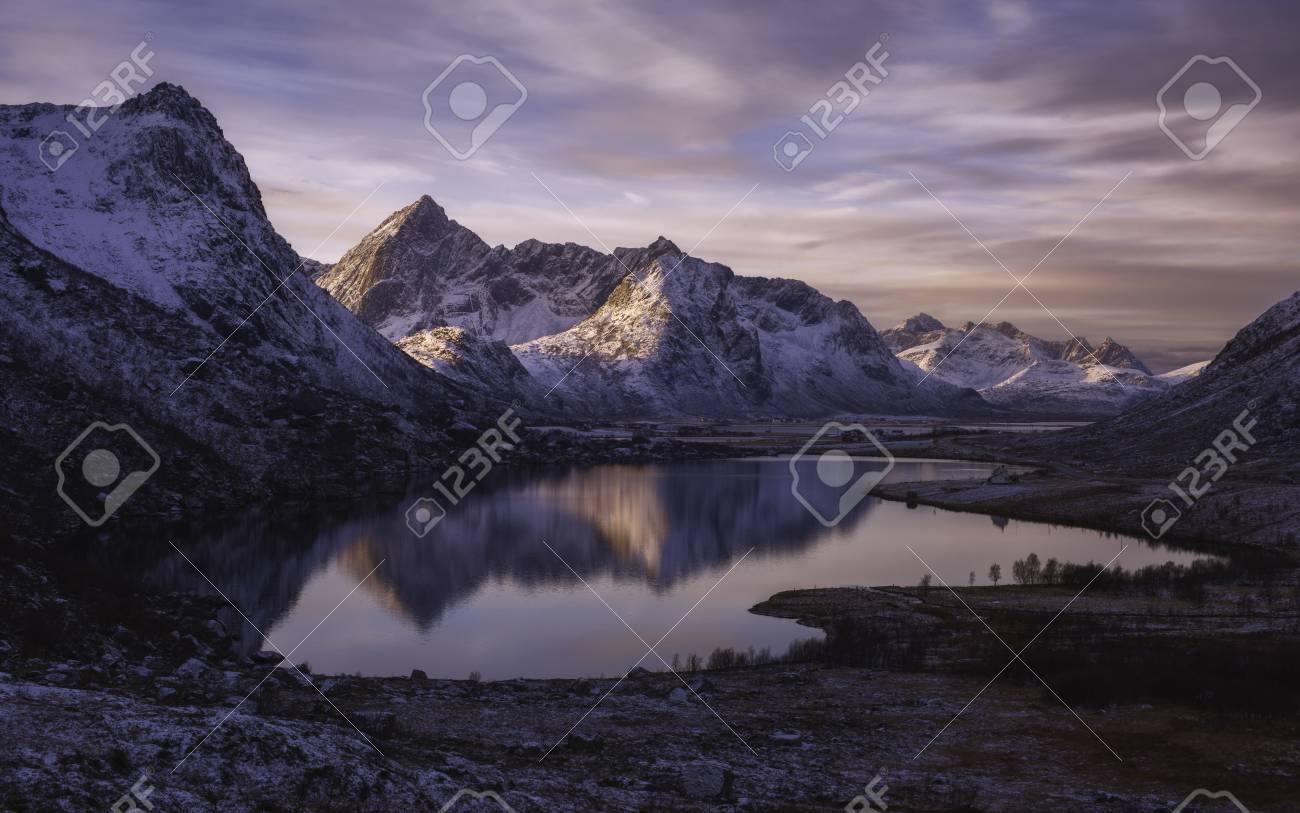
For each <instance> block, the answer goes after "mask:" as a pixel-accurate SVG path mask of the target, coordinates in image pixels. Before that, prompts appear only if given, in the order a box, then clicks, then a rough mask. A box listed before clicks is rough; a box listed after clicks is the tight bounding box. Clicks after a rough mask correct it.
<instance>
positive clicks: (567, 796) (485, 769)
mask: <svg viewBox="0 0 1300 813" xmlns="http://www.w3.org/2000/svg"><path fill="white" fill-rule="evenodd" d="M266 671H270V668H269V667H267V666H265V665H264V666H262V667H261V669H260V670H258V669H252V668H244V669H238V670H233V671H232V670H222V671H220V672H217V673H215V674H211V673H207V672H200V673H199V674H198V675H195V676H193V677H189V676H187V677H185V678H180V677H178V676H176V675H165V676H159V677H151V678H150V679H148V680H143V681H141V682H140V684H139V685H136V686H133V687H131V688H124V687H122V686H120V685H105V684H104V683H102V682H96V681H93V680H85V679H83V678H70V679H69V680H67V681H65V682H63V683H61V684H58V685H52V684H50V683H32V682H29V681H27V680H14V679H12V678H9V679H6V681H5V682H4V683H3V684H0V697H3V708H4V711H3V712H2V715H3V720H2V722H0V725H2V727H3V730H4V738H5V741H6V742H7V743H9V745H8V746H7V747H6V748H5V749H4V753H3V755H0V775H3V776H4V782H3V784H4V798H3V800H0V801H3V806H4V807H5V809H8V810H15V811H23V810H94V809H98V810H103V809H109V807H110V806H111V805H112V804H113V803H114V802H115V800H117V799H118V797H119V796H121V795H123V794H125V793H127V792H128V791H129V789H130V788H131V786H132V785H133V784H134V783H136V782H137V780H140V779H141V778H142V777H143V778H144V783H143V786H151V787H153V788H154V791H153V793H152V795H151V797H150V801H151V802H152V803H153V805H154V808H153V809H155V810H159V811H168V810H186V811H205V810H213V811H217V810H220V811H243V810H276V811H278V810H286V811H287V810H315V811H332V810H337V811H370V810H373V811H392V810H438V809H439V808H440V807H441V806H442V805H443V804H445V803H446V802H448V801H449V800H451V799H452V798H453V797H454V796H455V794H456V793H457V792H458V791H459V790H461V789H465V788H468V789H472V790H474V791H478V792H482V791H488V790H492V791H495V792H498V793H500V794H501V798H502V799H504V800H505V802H506V803H507V804H508V805H509V806H510V808H512V809H514V810H516V811H519V812H520V813H527V812H528V811H594V810H601V811H609V810H754V811H778V810H780V811H828V810H840V809H844V806H845V805H846V804H849V803H850V802H851V801H852V800H853V798H854V797H856V796H858V795H859V794H862V793H863V791H864V788H865V786H867V785H868V783H870V782H871V781H872V779H873V777H874V776H876V775H877V774H879V775H880V776H881V777H882V781H881V782H880V783H879V784H877V785H875V786H874V787H875V788H876V789H879V788H880V786H881V785H883V786H887V787H888V792H887V796H886V797H885V800H886V801H887V803H888V804H889V805H890V806H891V809H899V810H908V811H918V812H922V813H923V812H924V811H936V812H937V811H956V810H963V811H989V812H990V813H991V812H992V811H1037V810H1041V811H1048V810H1050V811H1111V812H1112V813H1130V811H1134V810H1150V811H1157V810H1169V809H1171V808H1172V807H1173V806H1174V805H1176V804H1177V803H1178V801H1180V800H1181V799H1182V798H1184V797H1185V796H1186V795H1187V794H1189V793H1191V792H1192V791H1193V790H1194V789H1196V788H1199V787H1202V786H1204V785H1206V784H1207V783H1209V784H1211V785H1214V787H1211V788H1209V789H1210V790H1220V789H1227V790H1231V791H1235V792H1236V793H1237V794H1238V795H1239V796H1240V798H1241V799H1242V800H1243V801H1244V802H1245V803H1247V804H1248V805H1249V806H1250V809H1252V810H1256V811H1262V810H1283V809H1293V808H1289V807H1288V806H1289V805H1290V804H1291V803H1292V801H1293V799H1292V798H1291V797H1292V794H1293V793H1294V789H1295V787H1296V777H1297V768H1298V766H1300V745H1298V744H1297V743H1298V742H1300V728H1298V727H1297V725H1296V723H1295V721H1294V720H1289V721H1283V722H1279V721H1277V720H1267V719H1249V718H1243V719H1223V718H1219V717H1216V716H1212V715H1207V714H1205V713H1204V712H1203V711H1201V710H1198V709H1196V708H1192V707H1181V706H1169V707H1161V708H1153V707H1151V706H1149V705H1139V704H1129V705H1117V706H1111V707H1107V708H1104V709H1083V710H1081V712H1080V715H1081V717H1082V718H1083V719H1084V720H1086V722H1087V725H1088V726H1090V727H1091V728H1092V729H1094V730H1095V731H1096V733H1097V735H1098V736H1100V737H1101V738H1103V739H1104V740H1105V741H1106V742H1107V743H1109V744H1110V745H1111V747H1114V748H1115V749H1116V751H1117V752H1118V753H1119V754H1120V755H1121V757H1122V761H1120V759H1117V758H1116V757H1115V756H1113V755H1112V754H1111V753H1110V752H1109V751H1108V750H1107V748H1106V747H1105V746H1103V745H1102V744H1101V743H1100V742H1099V741H1098V740H1097V739H1095V738H1094V737H1093V736H1092V734H1090V733H1089V731H1088V729H1087V728H1085V726H1084V725H1083V724H1081V723H1080V721H1079V720H1077V719H1075V718H1074V716H1073V715H1072V714H1071V713H1070V712H1069V711H1068V710H1067V709H1066V708H1064V707H1063V706H1062V705H1060V704H1059V703H1058V702H1057V701H1056V700H1055V699H1054V698H1052V697H1050V696H1047V695H1045V693H1044V692H1042V691H1039V690H1038V689H1035V688H1034V687H1031V686H1021V685H1014V684H1012V683H1010V682H1006V681H1003V682H999V683H995V684H994V685H993V686H992V687H990V688H989V689H988V690H987V691H986V692H984V693H983V694H982V695H980V698H979V700H978V701H976V702H975V703H974V704H973V705H971V707H970V708H969V709H968V710H967V711H966V713H965V714H964V715H963V717H962V719H960V720H959V721H958V722H956V723H954V724H953V725H952V726H951V727H949V728H947V730H944V726H945V725H946V724H947V723H948V722H949V721H950V720H951V719H952V718H953V717H954V716H955V715H956V714H957V713H958V712H959V711H961V710H962V709H963V707H964V706H965V705H966V704H967V702H968V701H970V699H971V698H973V697H975V696H976V695H977V693H979V692H980V689H981V688H982V687H983V686H984V684H985V683H986V679H985V678H984V677H982V676H981V677H973V676H972V677H953V676H943V675H932V674H905V673H897V672H882V671H873V670H865V669H855V668H819V667H811V666H799V667H781V668H759V669H748V670H739V671H734V672H725V673H710V674H708V675H707V676H706V677H697V678H688V680H693V681H694V682H695V683H696V687H697V690H698V691H699V694H700V696H701V697H702V698H703V700H704V701H707V703H708V705H709V706H711V707H712V708H713V709H715V710H716V711H717V713H718V714H719V715H721V716H722V717H723V718H725V719H726V721H727V722H728V723H729V724H730V725H731V726H732V727H734V729H735V732H736V733H735V734H733V733H731V732H730V731H728V730H727V728H726V726H724V724H723V723H722V722H720V721H719V719H718V718H717V717H715V716H714V715H713V714H712V713H711V712H710V711H709V709H708V708H706V707H705V705H704V703H703V702H702V701H701V700H700V699H696V698H695V697H693V696H691V695H690V694H689V692H684V691H679V689H680V688H681V684H680V683H679V682H678V681H677V679H676V678H674V677H672V676H671V675H644V676H640V677H634V678H631V679H629V680H627V681H625V682H624V683H623V684H622V685H620V686H618V687H617V688H616V689H614V691H613V692H612V693H610V694H609V696H608V697H607V698H606V699H605V701H604V702H603V703H601V705H600V706H599V707H598V708H597V710H596V711H594V712H592V713H591V714H590V715H589V716H587V717H586V719H585V720H584V721H583V722H582V723H581V725H579V726H578V728H577V730H576V731H574V733H573V734H572V735H570V736H569V737H568V738H567V739H566V740H565V741H564V743H563V744H562V745H560V746H559V747H557V748H556V749H555V750H554V751H552V752H551V753H550V755H549V756H546V757H545V759H543V756H544V755H545V754H546V752H547V749H549V748H550V747H551V746H552V745H553V744H554V743H555V742H556V741H557V740H558V739H559V738H560V737H561V735H563V734H564V732H565V731H566V730H568V729H569V727H570V726H572V725H573V724H574V723H575V722H576V721H577V720H579V719H580V718H582V717H583V715H584V714H586V713H587V711H588V710H589V709H590V708H591V707H592V706H593V705H594V704H595V703H596V701H597V700H598V699H599V698H600V697H601V696H602V695H603V694H605V692H607V691H608V690H609V689H610V688H611V686H612V684H613V681H611V680H603V681H577V682H571V681H525V680H520V681H502V682H495V683H488V684H472V683H468V682H465V681H429V682H424V681H411V680H403V679H387V680H379V679H348V678H340V679H319V678H317V679H315V680H316V681H317V685H318V686H319V688H320V689H321V690H322V691H323V692H324V693H325V695H326V696H327V697H328V698H329V702H327V701H326V700H325V699H323V698H322V697H321V696H320V695H318V694H317V693H316V692H315V691H313V690H312V689H310V688H308V687H307V686H306V685H305V683H303V682H301V681H300V680H298V679H295V677H290V676H289V675H288V674H285V673H284V670H278V671H277V674H276V676H274V677H273V678H272V679H271V680H269V681H267V683H266V684H265V685H263V687H262V688H261V689H260V690H259V694H258V695H256V696H255V699H253V700H250V701H248V702H247V703H245V704H244V706H243V707H241V708H240V710H239V711H238V712H236V713H234V714H233V715H231V716H230V717H229V719H226V720H225V722H224V724H223V725H221V727H220V728H218V729H217V730H216V733H214V734H212V735H211V736H210V737H208V738H207V739H206V741H203V738H204V737H205V736H206V735H207V733H208V732H209V731H210V730H211V729H212V728H213V727H214V726H215V725H216V724H217V722H218V721H220V720H222V719H223V718H224V717H225V716H226V714H227V713H228V712H229V710H230V708H231V707H232V706H233V705H234V704H235V702H236V701H237V700H238V698H239V697H240V696H242V695H243V694H244V693H245V692H247V691H248V690H249V689H251V687H252V686H253V685H255V684H256V683H257V681H259V680H261V679H262V677H263V675H264V674H265V672H266ZM169 689H171V690H173V691H174V693H171V692H168V691H167V690H169ZM163 694H166V699H165V700H164V699H160V696H161V695H163ZM683 694H685V695H686V696H683ZM331 705H334V706H336V707H337V710H336V709H335V708H331ZM340 712H341V713H340ZM343 714H346V715H347V717H349V718H351V719H352V720H353V721H355V722H356V723H357V725H358V726H359V727H360V728H361V729H362V730H363V731H365V732H366V733H367V735H368V736H369V738H370V739H371V740H372V741H373V744H374V746H375V747H374V748H372V747H371V746H370V745H368V744H366V742H365V740H364V739H363V738H362V737H361V735H360V734H359V733H358V732H357V731H354V730H353V729H352V728H351V727H350V726H349V724H348V723H346V722H345V721H344V719H343ZM940 731H943V733H942V734H941V735H940V736H939V737H938V739H937V740H936V741H935V742H934V743H933V744H932V745H930V746H929V747H928V748H926V749H925V751H924V753H922V754H920V755H919V756H918V755H917V754H918V751H920V750H921V749H922V748H923V747H924V746H925V745H926V743H927V742H929V741H930V740H931V738H933V737H935V735H936V734H939V732H940ZM740 737H743V738H744V740H745V741H746V743H748V747H747V746H746V745H745V744H742V742H741V741H740V739H739V738H740ZM200 741H203V743H202V745H201V746H199V747H198V749H197V750H196V751H194V753H193V754H192V755H191V756H189V757H188V758H187V759H185V760H184V762H183V763H181V764H180V766H179V767H178V768H176V769H175V770H174V771H173V767H174V766H176V763H177V762H178V761H179V760H181V758H182V757H183V756H184V755H185V753H186V752H187V751H188V750H190V749H191V748H194V746H195V745H196V744H197V743H199V742H200ZM751 747H752V749H753V750H752V751H751V750H750V748H751ZM377 749H378V750H377ZM379 751H382V754H381V753H380V752H379ZM1207 766H1216V770H1213V771H1209V770H1207ZM143 786H142V787H143ZM123 809H131V808H123ZM452 809H454V810H461V809H464V810H487V809H500V808H498V807H493V806H487V807H483V806H480V807H473V806H472V804H471V803H470V802H469V800H464V805H463V806H461V805H459V804H458V806H455V807H453V808H452Z"/></svg>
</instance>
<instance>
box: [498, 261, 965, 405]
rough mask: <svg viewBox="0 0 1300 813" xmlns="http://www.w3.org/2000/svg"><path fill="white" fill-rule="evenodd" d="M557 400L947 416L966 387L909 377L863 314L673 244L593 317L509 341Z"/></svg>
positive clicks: (793, 282)
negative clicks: (530, 337) (528, 339)
mask: <svg viewBox="0 0 1300 813" xmlns="http://www.w3.org/2000/svg"><path fill="white" fill-rule="evenodd" d="M513 350H514V351H515V354H516V355H517V356H518V358H519V360H520V362H522V363H523V365H524V367H525V368H527V369H528V370H529V372H530V373H532V374H533V376H534V377H535V378H536V379H537V380H538V381H539V382H542V383H544V384H545V385H546V386H547V387H554V393H553V395H551V396H550V399H551V400H552V401H554V402H556V403H557V405H558V408H561V409H565V410H576V411H580V412H584V413H589V414H593V415H620V416H659V415H710V416H731V417H739V416H781V417H816V416H825V415H836V414H847V415H852V414H869V413H883V414H913V415H945V414H953V413H955V412H961V411H963V410H964V411H966V412H967V413H970V412H972V411H979V410H981V409H983V408H984V404H983V402H982V401H980V399H979V398H978V397H977V396H975V394H974V393H972V392H970V391H969V390H963V389H960V388H957V387H952V386H948V385H946V384H944V383H943V382H938V381H936V382H933V383H932V384H931V385H929V386H927V387H925V388H924V389H919V390H918V389H917V387H916V386H915V384H914V383H913V381H912V377H911V376H910V375H909V374H908V373H907V372H906V371H905V370H904V369H903V367H902V365H900V364H899V362H898V361H897V360H896V359H895V358H894V357H893V355H892V354H891V353H890V352H889V349H888V348H887V347H886V346H885V344H884V343H883V342H882V341H881V339H880V336H879V335H878V334H877V333H876V331H875V329H874V328H873V327H872V326H871V324H870V323H869V322H868V321H867V320H866V319H865V318H864V317H863V316H862V314H861V313H860V312H859V311H858V309H857V308H856V307H854V306H853V305H852V304H851V303H849V302H845V301H840V302H835V301H832V300H831V299H829V298H828V297H826V296H823V295H822V294H821V293H819V292H817V291H816V290H815V289H813V288H811V287H810V286H808V285H806V284H804V283H802V282H798V281H796V280H788V279H766V278H761V277H743V276H737V275H736V274H734V273H733V272H732V271H731V269H730V268H727V267H726V266H724V265H720V264H717V263H710V262H705V261H703V260H700V259H697V258H695V257H690V256H687V255H685V254H683V253H682V252H681V251H679V250H677V249H676V247H675V246H672V247H671V248H669V249H668V250H666V251H664V252H663V253H659V254H658V256H656V257H654V258H653V259H652V260H650V261H649V262H648V263H646V264H645V265H643V266H641V267H639V268H633V274H632V275H631V276H629V277H627V278H625V279H624V280H623V281H622V282H621V283H619V285H618V287H617V288H615V289H614V291H613V292H612V293H611V294H610V295H609V297H608V299H606V300H605V302H604V303H603V304H602V305H601V306H600V307H599V309H597V310H596V311H595V313H593V314H592V315H591V316H589V317H588V318H586V319H584V320H582V321H581V322H579V323H578V324H576V325H574V326H573V327H571V328H569V329H568V330H565V331H563V332H561V333H557V334H555V335H551V336H545V337H542V338H539V339H535V340H533V341H531V342H526V343H523V344H518V345H515V346H514V347H513ZM547 382H549V383H547Z"/></svg>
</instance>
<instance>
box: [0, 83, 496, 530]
mask: <svg viewBox="0 0 1300 813" xmlns="http://www.w3.org/2000/svg"><path fill="white" fill-rule="evenodd" d="M71 110H72V108H71V107H70V106H61V105H51V104H29V105H21V106H0V313H2V314H3V315H2V316H0V336H2V337H3V345H2V348H3V350H2V352H0V386H2V388H3V392H4V395H3V397H2V398H0V413H3V420H2V421H0V423H2V424H3V426H4V427H6V429H5V430H4V431H5V432H6V439H5V447H6V449H7V450H8V451H7V452H6V457H7V458H8V460H9V462H8V463H7V466H6V473H7V475H8V476H6V477H5V478H4V479H3V481H2V482H0V495H2V496H4V497H5V498H20V497H21V495H24V494H26V493H27V492H29V491H32V490H33V489H35V490H37V491H39V497H37V498H33V504H37V505H44V504H45V503H47V502H51V501H52V508H53V509H54V510H53V512H52V513H53V514H57V515H58V516H59V517H61V518H67V517H70V516H71V512H70V511H67V510H66V507H62V505H61V503H59V501H58V498H57V497H56V496H55V495H54V489H53V486H52V484H53V480H54V472H53V470H52V462H53V461H54V459H55V457H56V456H58V455H59V453H60V452H61V451H62V450H63V449H64V447H65V446H67V445H68V444H69V443H70V442H71V441H72V440H73V439H74V438H76V437H77V435H78V433H80V432H81V430H82V429H84V428H86V426H87V425H88V424H90V423H91V422H92V421H93V420H102V421H106V422H108V423H119V422H124V423H127V424H129V425H130V426H132V427H133V428H134V429H135V430H136V431H137V432H138V433H139V434H140V435H141V437H143V438H144V439H145V440H146V441H147V442H148V443H150V444H151V445H152V446H153V447H154V449H155V450H156V451H157V453H158V455H159V456H160V457H161V458H162V461H161V467H160V470H159V473H158V474H157V475H156V476H155V477H154V478H153V481H151V482H150V483H148V484H146V487H145V488H143V489H141V492H140V493H139V494H138V495H136V497H135V498H133V499H132V501H131V502H130V503H128V506H127V509H126V510H140V509H142V508H146V507H148V508H152V509H153V510H157V509H160V508H167V507H170V508H178V507H179V506H181V505H200V504H205V503H211V502H214V501H221V500H223V499H233V498H234V497H235V495H236V494H248V493H249V492H257V493H265V491H266V490H267V489H272V490H284V489H291V490H301V491H305V490H307V489H308V488H310V486H311V483H312V482H314V481H315V482H321V481H342V480H346V482H347V483H348V484H349V485H350V484H351V480H352V477H353V476H354V472H357V471H361V470H368V471H371V472H384V471H390V472H400V471H401V470H404V469H406V468H407V467H408V466H409V464H411V463H412V462H413V459H414V456H415V455H434V454H436V452H437V450H438V449H440V448H444V447H445V445H446V444H445V440H446V439H445V437H443V436H442V433H441V428H442V427H443V426H445V425H446V424H448V423H449V422H450V421H451V420H452V419H453V417H454V416H453V415H452V410H451V408H450V404H451V403H453V402H455V401H460V402H461V403H462V404H464V405H465V406H466V407H468V408H472V407H473V406H474V404H473V403H472V401H473V399H474V398H476V397H477V396H475V395H474V393H473V392H472V391H470V390H468V389H467V388H464V387H461V386H459V385H457V384H455V383H454V382H452V381H450V380H448V379H446V378H443V377H442V376H440V375H438V374H437V373H434V372H431V371H430V370H429V369H427V368H426V367H424V366H421V365H419V364H417V363H416V362H414V361H413V360H412V359H410V358H409V357H408V356H407V355H406V354H404V353H402V352H401V351H400V350H398V349H397V348H395V347H393V346H392V345H391V344H390V343H389V342H388V341H386V340H385V339H384V338H383V337H382V336H379V335H378V334H376V333H375V332H374V331H373V330H371V329H370V328H368V327H366V326H365V325H364V324H362V323H360V322H359V321H358V320H357V319H356V317H355V316H354V315H353V314H351V313H349V312H348V311H347V310H346V309H345V308H343V307H341V306H340V305H339V304H338V303H337V302H335V301H334V300H333V299H331V298H330V297H329V296H328V295H326V294H325V293H324V292H323V291H321V290H320V289H319V288H317V287H316V286H315V285H313V284H312V283H311V281H310V280H309V279H308V278H307V276H306V275H305V274H304V273H303V271H301V270H300V271H298V272H297V273H291V272H293V271H294V269H295V268H296V267H297V266H298V265H299V262H300V258H299V257H298V255H297V254H296V253H295V252H294V251H293V249H292V248H291V247H290V246H289V245H288V243H286V242H285V241H284V239H283V238H281V237H280V235H278V234H277V233H276V231H275V229H274V228H273V227H272V226H271V224H270V223H269V222H268V220H267V217H266V212H265V209H264V208H263V205H262V200H261V195H260V193H259V191H258V189H257V187H256V185H254V183H253V182H252V180H251V178H250V177H249V173H248V169H247V167H246V166H245V164H244V161H243V158H242V157H241V156H240V155H239V153H238V152H236V151H235V149H234V147H233V146H231V145H230V144H229V143H228V142H227V141H226V140H225V138H224V136H223V134H222V131H221V128H220V127H219V126H218V124H217V122H216V120H215V119H214V118H213V116H212V115H211V114H210V113H209V112H208V111H207V110H206V109H204V108H203V106H202V105H201V104H199V102H198V101H196V100H195V99H194V98H192V97H191V96H190V95H189V94H187V93H186V92H185V91H184V90H183V89H182V88H180V87H177V86H174V85H170V84H166V83H163V84H159V85H157V86H156V87H154V88H153V89H152V90H150V91H149V92H147V93H145V94H143V95H141V96H139V97H136V98H134V99H132V100H130V101H128V102H126V103H125V104H123V105H122V106H121V107H120V108H119V109H118V110H117V111H116V112H114V113H112V114H111V115H108V114H106V115H105V118H106V123H105V124H104V125H103V126H102V127H101V128H100V129H99V130H98V131H97V132H95V133H94V136H93V138H89V139H85V140H83V142H82V143H81V144H80V145H79V147H78V149H77V151H76V152H75V153H74V154H72V155H71V157H70V158H68V160H67V161H66V163H64V164H63V165H62V166H61V167H59V168H58V170H57V171H51V170H50V169H48V168H47V167H46V165H45V164H44V163H43V162H42V161H41V160H40V152H39V149H40V144H41V142H42V140H43V138H44V137H45V136H46V134H47V133H49V132H50V131H52V130H55V129H60V128H63V127H65V126H66V125H65V124H64V117H65V116H66V115H67V114H68V113H69V112H70V111H71ZM282 279H283V283H281V280H282ZM18 427H23V431H22V432H19V431H18V429H17V428H18ZM413 450H415V451H413ZM38 472H39V473H40V474H39V475H38V474H37V473H38ZM47 480H48V481H49V482H46V481H47ZM60 509H62V510H60ZM26 513H28V514H30V513H31V512H30V511H29V512H26Z"/></svg>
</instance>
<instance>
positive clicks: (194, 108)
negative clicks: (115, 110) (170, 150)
mask: <svg viewBox="0 0 1300 813" xmlns="http://www.w3.org/2000/svg"><path fill="white" fill-rule="evenodd" d="M122 109H123V111H125V112H128V113H145V112H149V111H156V112H159V113H166V114H168V115H171V116H174V117H176V118H187V117H188V115H192V114H193V113H195V112H198V111H202V112H204V113H207V109H206V108H204V106H203V104H202V103H201V102H200V101H199V100H198V99H196V98H194V97H193V96H191V95H190V94H189V92H188V91H186V90H185V88H183V87H181V86H180V85H173V84H172V83H171V82H159V83H158V84H156V85H154V86H153V87H152V88H150V89H149V90H147V91H145V92H144V93H141V94H140V95H139V96H135V97H133V98H131V99H128V100H127V101H126V102H125V103H124V104H123V105H122ZM209 115H211V114H209Z"/></svg>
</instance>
